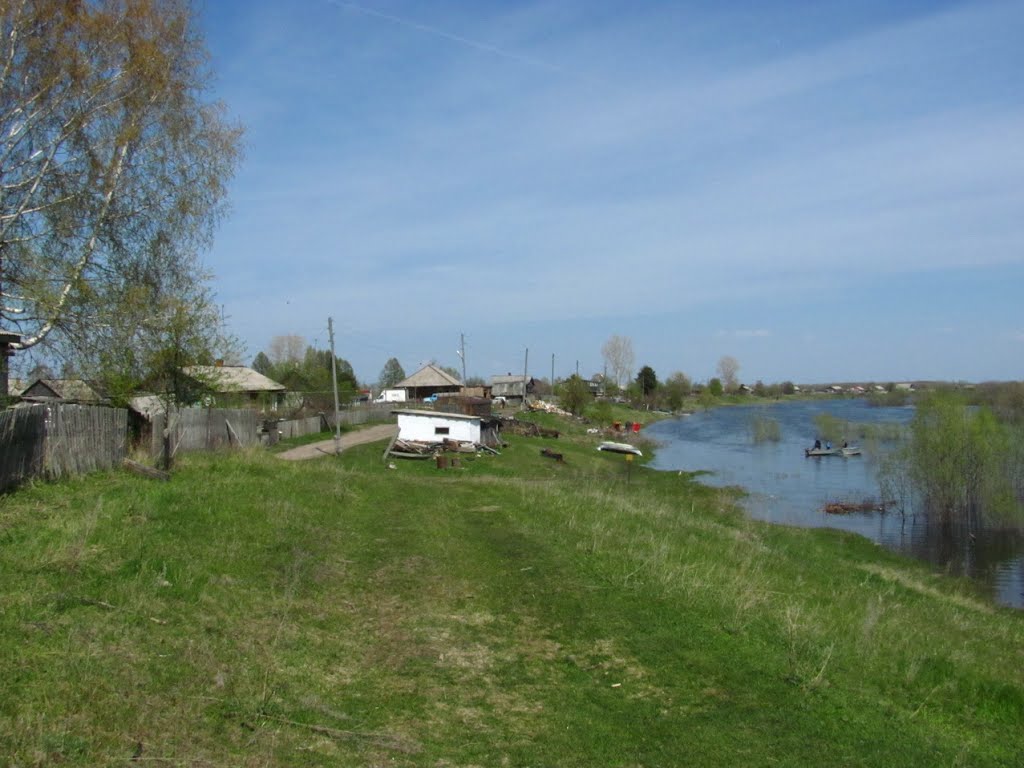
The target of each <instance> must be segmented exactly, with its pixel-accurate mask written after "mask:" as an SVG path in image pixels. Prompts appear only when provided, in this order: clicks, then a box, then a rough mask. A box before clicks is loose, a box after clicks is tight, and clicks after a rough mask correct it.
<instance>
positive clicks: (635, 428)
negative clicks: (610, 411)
mask: <svg viewBox="0 0 1024 768" xmlns="http://www.w3.org/2000/svg"><path fill="white" fill-rule="evenodd" d="M633 431H634V432H639V431H640V424H639V422H636V421H634V422H633Z"/></svg>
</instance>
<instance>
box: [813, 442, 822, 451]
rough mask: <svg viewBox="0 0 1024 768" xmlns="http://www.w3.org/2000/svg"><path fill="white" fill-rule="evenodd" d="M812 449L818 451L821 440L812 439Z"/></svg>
mask: <svg viewBox="0 0 1024 768" xmlns="http://www.w3.org/2000/svg"><path fill="white" fill-rule="evenodd" d="M814 450H816V451H820V450H821V440H815V441H814Z"/></svg>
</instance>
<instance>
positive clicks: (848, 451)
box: [839, 445, 860, 456]
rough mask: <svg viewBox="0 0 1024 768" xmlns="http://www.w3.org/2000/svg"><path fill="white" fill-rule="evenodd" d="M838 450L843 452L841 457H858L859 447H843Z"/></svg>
mask: <svg viewBox="0 0 1024 768" xmlns="http://www.w3.org/2000/svg"><path fill="white" fill-rule="evenodd" d="M839 450H841V451H842V452H843V456H860V446H859V445H844V446H843V447H842V448H840V449H839Z"/></svg>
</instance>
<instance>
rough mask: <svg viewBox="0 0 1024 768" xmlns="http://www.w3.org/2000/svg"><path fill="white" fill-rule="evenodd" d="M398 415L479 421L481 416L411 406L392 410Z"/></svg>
mask: <svg viewBox="0 0 1024 768" xmlns="http://www.w3.org/2000/svg"><path fill="white" fill-rule="evenodd" d="M392 413H394V414H397V415H399V416H423V417H424V418H430V419H458V420H461V421H481V420H482V419H483V418H484V417H483V416H474V415H472V414H468V413H447V412H445V411H419V410H415V409H413V408H399V409H397V410H394V411H392Z"/></svg>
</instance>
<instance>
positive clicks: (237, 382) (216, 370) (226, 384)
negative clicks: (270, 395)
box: [182, 365, 287, 392]
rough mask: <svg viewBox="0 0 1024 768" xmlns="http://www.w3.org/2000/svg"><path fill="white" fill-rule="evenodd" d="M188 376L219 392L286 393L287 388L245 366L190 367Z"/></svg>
mask: <svg viewBox="0 0 1024 768" xmlns="http://www.w3.org/2000/svg"><path fill="white" fill-rule="evenodd" d="M182 371H183V372H184V373H185V375H186V376H193V377H197V378H200V379H203V380H204V381H208V382H210V384H211V385H212V387H213V388H214V390H215V391H217V392H284V391H285V390H286V389H287V387H285V386H284V384H278V383H277V382H276V381H274V380H273V379H270V378H267V377H266V376H264V375H263V374H262V373H259V372H258V371H254V370H253V369H252V368H246V367H245V366H244V365H223V366H221V365H190V366H186V367H185V368H182Z"/></svg>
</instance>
